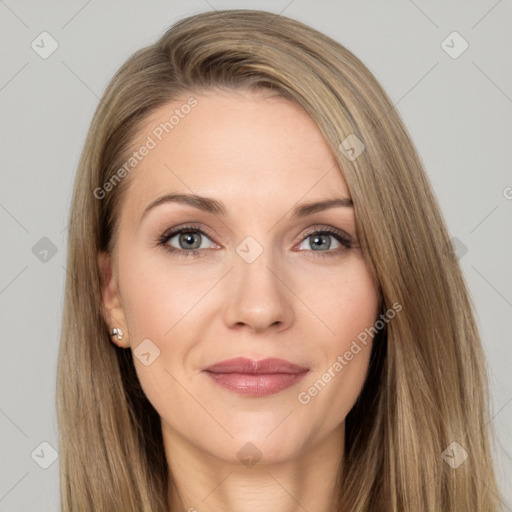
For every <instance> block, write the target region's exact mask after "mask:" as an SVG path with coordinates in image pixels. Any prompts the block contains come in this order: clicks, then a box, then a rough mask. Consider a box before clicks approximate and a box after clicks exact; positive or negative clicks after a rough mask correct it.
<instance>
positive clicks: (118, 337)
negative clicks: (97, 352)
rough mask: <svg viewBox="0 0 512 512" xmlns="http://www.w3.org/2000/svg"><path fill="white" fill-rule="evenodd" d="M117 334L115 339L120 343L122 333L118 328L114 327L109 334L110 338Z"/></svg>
mask: <svg viewBox="0 0 512 512" xmlns="http://www.w3.org/2000/svg"><path fill="white" fill-rule="evenodd" d="M116 334H117V339H118V340H119V341H121V340H122V339H123V331H122V330H121V329H119V328H118V327H114V328H113V329H112V331H111V332H110V336H115V335H116Z"/></svg>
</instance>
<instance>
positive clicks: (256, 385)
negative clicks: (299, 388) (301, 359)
mask: <svg viewBox="0 0 512 512" xmlns="http://www.w3.org/2000/svg"><path fill="white" fill-rule="evenodd" d="M308 372H309V368H305V367H302V366H299V365H296V364H293V363H290V362H289V361H285V360H284V359H263V360H260V361H256V360H254V359H247V358H243V357H238V358H235V359H229V360H226V361H221V362H219V363H216V364H214V365H212V366H209V367H207V368H205V369H204V370H203V373H205V374H206V375H207V376H208V377H209V378H210V379H212V380H213V381H214V383H215V384H217V385H219V386H221V387H223V388H225V389H228V390H229V391H233V392H235V393H237V394H240V395H245V396H254V397H262V396H267V395H273V394H275V393H278V392H280V391H283V390H284V389H286V388H289V387H291V386H293V385H295V384H297V383H298V382H299V381H300V380H301V379H303V378H304V376H305V375H306V374H307V373H308Z"/></svg>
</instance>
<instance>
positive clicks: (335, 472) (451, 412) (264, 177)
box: [58, 10, 500, 512]
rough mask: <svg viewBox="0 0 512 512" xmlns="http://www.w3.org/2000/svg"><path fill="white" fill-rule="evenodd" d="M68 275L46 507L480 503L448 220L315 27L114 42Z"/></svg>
mask: <svg viewBox="0 0 512 512" xmlns="http://www.w3.org/2000/svg"><path fill="white" fill-rule="evenodd" d="M320 253H323V254H320ZM68 272H69V276H70V277H68V281H67V286H66V301H65V311H64V318H63V329H62V340H61V349H60V359H59V378H58V407H59V423H60V431H61V441H60V460H61V494H62V506H63V510H65V511H68V510H123V511H135V510H137V511H153V512H154V511H171V510H172V511H175V510H198V511H208V510H240V511H241V510H266V511H271V510H274V509H277V508H279V510H286V511H288V510H289V511H293V510H315V511H345V512H346V511H351V512H352V511H356V510H358V511H367V512H373V511H384V510H385V511H395V512H398V511H415V512H427V511H429V512H430V511H439V510H442V511H443V512H452V511H456V510H464V511H467V510H471V511H475V512H479V511H481V512H483V511H486V512H487V511H495V510H498V509H499V508H498V507H499V503H500V501H499V498H498V494H499V493H498V489H497V484H496V481H495V476H494V470H493V463H492V460H491V454H490V439H491V430H490V424H489V416H488V391H487V381H486V375H485V371H484V368H485V366H484V354H483V351H482V347H481V344H480V340H479V337H478V333H477V329H476V327H475V322H474V318H473V315H472V313H471V306H470V302H469V299H468V294H467V291H466V286H465V283H464V280H463V277H462V275H461V272H460V269H459V266H458V263H457V260H456V257H455V255H454V253H453V250H452V248H451V245H450V242H449V239H448V235H447V231H446V228H445V224H444V221H443V219H442V216H441V214H440V212H439V208H438V206H437V204H436V201H435V199H434V197H433V194H432V192H431V188H430V185H429V183H428V180H427V178H426V175H425V173H424V171H423V169H422V164H421V162H420V159H419V157H418V155H417V153H416V151H415V148H414V146H413V144H412V142H411V140H410V138H409V136H408V134H407V132H406V130H405V128H404V126H403V124H402V121H401V119H400V117H399V115H398V113H397V112H396V111H395V110H394V108H393V105H392V103H391V101H390V100H389V98H388V97H387V96H386V94H385V92H384V91H383V90H382V88H381V87H380V85H379V84H378V83H377V81H376V79H375V78H374V77H373V75H372V74H371V73H370V72H369V70H368V69H366V67H365V66H364V65H363V64H362V63H361V62H360V61H359V60H358V59H357V58H356V57H355V56H354V55H352V54H351V53H350V52H349V51H348V50H346V49H345V48H344V47H342V46H341V45H340V44H338V43H337V42H335V41H333V40H332V39H330V38H328V37H326V36H325V35H323V34H320V33H318V32H317V31H315V30H313V29H311V28H309V27H307V26H305V25H303V24H301V23H299V22H297V21H294V20H291V19H289V18H286V17H283V16H277V15H274V14H271V13H267V12H263V11H246V10H227V11H216V12H212V13H205V14H200V15H196V16H192V17H189V18H187V19H184V20H182V21H180V22H178V23H177V24H175V25H174V26H173V27H171V29H169V30H168V31H167V32H166V33H165V34H164V35H163V36H162V37H161V38H160V40H159V41H157V42H156V43H155V44H154V45H152V46H150V47H148V48H145V49H142V50H140V51H138V52H137V53H136V54H135V55H133V56H132V57H131V58H130V59H129V60H128V61H127V62H126V63H125V64H124V65H123V66H122V67H121V69H120V70H119V71H118V72H117V74H116V75H115V77H114V78H113V80H112V82H111V83H110V85H109V86H108V88H107V90H106V92H105V94H104V96H103V98H102V100H101V102H100V105H99V106H98V109H97V112H96V114H95V116H94V118H93V121H92V125H91V128H90V131H89V134H88V137H87V141H86V144H85V147H84V150H83V154H82V157H81V161H80V164H79V169H78V174H77V178H76V183H75V190H74V198H73V204H72V210H71V223H70V228H69V253H68Z"/></svg>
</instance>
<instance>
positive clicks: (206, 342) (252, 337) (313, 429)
mask: <svg viewBox="0 0 512 512" xmlns="http://www.w3.org/2000/svg"><path fill="white" fill-rule="evenodd" d="M193 97H194V98H195V99H196V100H197V104H195V106H193V107H192V108H184V107H183V106H184V105H185V104H186V103H187V99H188V96H185V97H184V98H183V101H175V102H172V103H170V104H168V105H165V106H164V107H161V108H159V109H158V110H156V111H154V112H153V114H152V115H151V117H150V118H148V120H147V123H146V124H145V128H144V129H143V130H141V132H140V139H139V140H138V141H137V144H136V147H137V148H140V147H141V146H143V145H146V147H147V148H149V149H148V150H147V151H144V150H142V151H139V155H138V156H137V158H138V160H139V161H138V163H137V165H136V167H134V168H133V169H132V170H131V171H130V176H129V178H128V179H129V180H130V183H129V187H128V189H127V194H126V196H125V197H124V200H123V204H122V209H121V212H120V217H119V237H118V240H117V243H118V245H117V255H116V256H117V257H116V259H115V260H114V261H112V262H110V260H109V259H108V258H104V256H103V255H100V260H99V261H100V264H101V265H102V269H103V271H104V272H105V275H106V276H107V283H108V286H106V287H105V288H104V290H103V300H104V305H105V307H106V310H107V312H108V315H107V317H108V320H109V325H110V326H111V327H121V328H124V329H125V330H126V332H125V336H124V337H123V340H121V341H117V340H116V339H114V341H115V343H117V344H118V345H120V346H123V347H127V348H128V347H129V348H130V349H131V350H132V351H133V352H134V362H135V367H136V371H137V374H138V377H139V379H140V383H141V385H142V388H143V390H144V392H145V394H146V396H147V398H148V399H149V401H150V402H151V403H152V404H153V406H154V407H155V409H156V411H157V412H158V413H159V415H160V417H161V420H162V428H163V435H164V441H165V442H166V444H167V445H170V444H174V445H180V446H181V447H188V448H189V449H192V450H195V451H197V449H199V450H200V451H201V453H204V452H206V453H208V454H209V455H213V456H215V457H217V458H220V459H222V460H225V461H230V462H235V463H240V461H242V462H243V463H246V462H247V461H249V460H254V461H255V462H256V461H257V460H258V459H259V461H260V462H269V463H270V462H275V461H279V460H287V459H292V458H294V457H297V456H299V455H300V454H301V453H303V452H305V451H306V450H309V449H310V448H312V447H314V446H315V445H317V444H318V443H320V442H322V441H325V439H327V438H328V436H331V438H332V437H333V436H334V435H336V436H337V435H338V433H339V432H344V420H345V417H346V415H347V413H348V412H349V411H350V409H351V408H352V406H353V405H354V403H355V401H356V399H357V397H358V395H359V393H360V391H361V389H362V386H363V383H364V380H365V377H366V372H367V369H368V364H369V356H370V351H371V339H368V343H367V344H366V345H364V344H362V343H360V342H357V344H356V346H358V349H356V348H355V345H354V341H355V340H357V336H358V335H359V334H360V333H362V332H363V331H364V330H365V328H368V327H370V326H372V325H373V324H374V322H375V320H376V319H377V315H378V294H377V290H376V288H375V286H374V283H373V281H372V278H371V275H370V272H369V270H368V269H367V267H366V265H365V262H364V260H363V257H362V254H361V250H360V248H359V244H358V240H357V232H356V223H355V217H354V210H353V207H352V206H351V204H350V201H349V199H350V196H349V191H348V188H347V185H346V184H345V181H344V179H343V177H342V175H341V171H340V169H339V167H338V165H337V163H336V161H335V159H334V157H333V155H332V154H331V152H330V150H329V148H328V146H327V144H326V143H325V141H324V140H323V138H322V135H321V133H320V132H319V130H318V128H317V127H316V125H315V124H314V122H313V121H312V120H311V119H310V117H309V116H308V115H307V114H306V113H305V112H304V111H303V110H302V109H301V108H299V107H298V106H297V105H295V104H293V103H291V102H289V101H287V100H285V99H282V98H269V97H267V96H266V95H265V94H263V93H260V92H258V93H256V92H246V91H240V90H239V91H236V92H235V91H231V92H220V91H213V90H212V91H209V92H207V93H202V94H197V95H193ZM176 109H177V110H178V112H176V115H177V117H176V118H175V119H174V122H175V121H176V119H177V118H179V121H178V122H176V123H175V124H172V128H169V127H170V126H171V125H170V124H168V125H165V123H166V122H168V121H169V118H170V116H171V115H172V114H173V112H174V111H176ZM161 123H162V124H161ZM162 126H164V127H165V128H167V131H168V133H167V131H166V130H165V129H164V128H162ZM148 137H149V138H148ZM142 153H145V156H143V155H142ZM125 179H126V178H125ZM107 193H113V192H107ZM171 194H179V195H183V196H192V195H195V196H201V197H202V198H209V199H208V200H207V199H197V198H196V199H188V200H187V201H186V202H185V201H184V200H183V201H177V200H171V199H170V195H171ZM165 196H169V198H168V200H165V199H162V200H160V198H163V197H165ZM332 200H339V203H338V204H337V205H335V206H331V207H329V208H323V207H311V206H310V207H308V208H305V205H306V204H307V205H311V204H313V203H322V202H324V201H332ZM194 205H195V206H194ZM180 230H183V232H182V233H180ZM326 231H328V232H326ZM111 272H112V274H111ZM110 274H111V275H110ZM233 358H246V359H247V361H245V362H246V363H247V366H244V365H243V364H240V363H234V364H228V365H227V366H224V367H218V368H217V369H216V371H205V369H206V368H209V367H212V365H214V364H216V363H219V362H222V361H226V360H231V359H233ZM269 358H277V359H281V360H284V362H288V363H290V364H291V365H296V366H297V367H300V368H297V367H295V366H287V365H286V364H285V363H283V361H281V363H283V364H279V365H276V366H272V364H270V365H268V366H265V365H261V366H259V365H258V364H256V363H255V361H257V362H259V361H261V360H264V359H269ZM211 370H215V369H212V368H211ZM254 371H256V372H260V373H259V374H254V373H251V372H254Z"/></svg>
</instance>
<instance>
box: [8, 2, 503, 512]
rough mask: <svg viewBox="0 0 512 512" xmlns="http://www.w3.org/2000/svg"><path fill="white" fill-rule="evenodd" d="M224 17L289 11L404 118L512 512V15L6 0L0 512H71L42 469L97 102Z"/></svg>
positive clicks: (451, 6)
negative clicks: (439, 217)
mask: <svg viewBox="0 0 512 512" xmlns="http://www.w3.org/2000/svg"><path fill="white" fill-rule="evenodd" d="M221 8H253V9H264V10H269V11H272V12H276V13H279V12H281V13H282V14H284V15H287V16H290V17H292V18H296V19H298V20H300V21H303V22H305V23H307V24H310V25H311V26H313V27H315V28H317V29H318V30H320V31H322V32H324V33H326V34H328V35H330V36H331V37H333V38H334V39H336V40H338V41H339V42H340V43H342V44H343V45H345V46H346V47H347V48H348V49H349V50H351V51H352V52H353V53H355V55H356V56H358V57H359V58H360V59H361V60H362V61H363V62H364V63H365V64H366V65H367V66H368V67H369V69H370V70H371V71H372V72H373V73H374V74H375V76H376V77H377V79H378V80H379V81H380V83H381V84H382V85H383V86H384V88H385V90H386V91H387V93H388V94H389V96H390V97H391V99H392V100H393V103H394V104H395V106H396V108H397V109H398V111H399V112H400V114H401V116H402V118H403V119H404V121H405V124H406V126H407V129H408V130H409V132H410V134H411V136H412V138H413V140H414V143H415V144H416V147H417V148H418V151H419V153H420V155H421V157H422V160H423V162H424V164H425V167H426V170H427V172H428V174H429V176H430V179H431V181H432V184H433V187H434V190H435V192H436V194H437V197H438V199H439V201H440V204H441V208H442V210H443V213H444V215H445V218H446V221H447V224H448V227H449V230H450V233H451V236H453V237H455V238H456V240H454V244H455V246H456V247H457V250H458V251H459V252H458V254H459V257H460V263H461V266H462V268H463V271H464V275H465V277H466V279H467V282H468V285H469V288H470V291H471V294H472V298H473V301H474V304H475V308H476V312H477V315H478V322H479V326H480V329H481V332H482V336H483V343H484V347H485V350H486V353H487V355H488V363H489V372H490V376H491V389H492V409H493V420H492V422H493V424H494V426H495V428H496V430H497V434H498V443H497V449H496V451H497V453H496V459H497V462H498V465H499V478H500V483H501V486H502V489H503V492H504V496H505V500H506V502H507V508H505V510H511V511H512V484H511V480H512V457H511V453H512V371H511V370H510V363H511V361H512V357H511V356H512V339H511V334H510V319H511V318H512V315H511V313H512V271H511V267H510V254H511V252H512V237H511V232H512V231H511V227H512V223H511V220H512V172H511V162H512V150H511V146H512V115H511V114H512V59H511V58H510V55H511V53H512V52H511V50H512V30H511V21H512V4H511V2H510V0H508V1H507V0H501V1H495V0H489V1H487V0H485V1H484V0H482V1H466V0H465V1H451V2H445V1H442V0H437V1H421V2H420V0H416V1H415V2H413V1H411V0H409V1H408V0H402V1H400V0H392V1H387V2H379V1H378V0H373V1H360V2H355V1H352V2H348V1H345V0H344V1H338V2H335V1H333V0H331V1H327V0H324V1H314V2H313V1H301V0H294V1H290V0H285V1H275V2H271V1H259V2H257V1H247V2H241V1H228V2H220V1H214V0H209V1H208V2H206V1H204V0H200V1H199V0H198V1H190V2H187V3H186V4H185V2H182V3H178V2H176V1H174V2H171V1H156V0H154V1H151V2H147V3H143V2H136V1H125V2H121V1H115V2H114V1H112V2H105V1H103V2H100V1H99V0H89V1H88V2H87V1H84V0H77V1H75V0H73V1H67V2H64V1H54V2H35V1H32V2H30V1H25V2H16V1H15V0H7V1H0V34H1V36H0V37H1V38H2V43H1V55H2V65H1V76H0V108H1V116H2V117H1V119H2V123H1V128H0V130H1V131H0V141H1V145H2V151H1V157H0V158H1V163H0V168H1V187H0V225H1V236H2V241H1V270H0V311H1V315H2V321H1V323H0V329H1V343H2V357H1V358H0V365H1V373H0V379H1V380H0V429H1V436H0V446H1V454H0V459H1V461H2V462H1V480H0V511H10V512H12V511H24V512H26V511H28V510H37V511H47V510H48V511H49V510H57V509H58V506H59V497H58V461H57V460H56V461H55V462H54V463H53V464H51V465H49V467H48V468H47V469H43V468H42V467H40V466H41V465H43V466H45V465H48V464H50V463H51V462H52V455H56V453H53V452H52V449H51V448H50V447H48V446H47V445H42V446H41V445H40V443H42V442H47V443H49V444H50V445H51V446H53V447H54V448H55V449H57V450H58V444H57V439H58V437H57V429H56V416H55V406H54V396H55V373H56V360H57V350H58V342H59V333H60V320H61V314H62V307H63V290H64V279H65V276H66V270H65V264H66V234H67V232H66V225H67V215H68V209H69V203H70V197H71V190H72V184H73V179H74V174H75V170H76V166H77V162H78V158H79V154H80V151H81V149H82V144H83V142H84V138H85V134H86V130H87V128H88V125H89V122H90V120H91V116H92V114H93V111H94V109H95V107H96V105H97V103H98V100H99V97H101V94H102V93H103V90H104V88H105V87H106V85H107V83H108V81H109V80H110V78H111V77H112V75H113V74H114V72H115V71H116V70H117V68H118V67H119V66H120V65H121V64H122V62H123V61H124V60H125V59H126V58H127V57H128V56H129V55H131V54H132V53H133V52H134V51H135V50H137V49H139V48H140V47H142V46H145V45H147V44H149V43H152V42H153V41H154V40H155V39H156V38H157V37H159V36H160V35H161V34H162V33H163V32H164V31H165V29H166V28H167V27H168V26H169V25H170V24H171V23H173V22H174V21H176V20H178V19H180V18H182V17H184V16H186V15H189V14H195V13H198V12H202V11H206V10H211V9H221ZM43 31H46V32H48V33H49V34H50V35H51V37H53V38H54V39H55V40H56V41H57V43H58V48H57V50H56V51H55V52H54V53H53V54H51V55H50V56H49V57H48V58H46V59H43V58H42V57H41V56H40V54H39V53H37V52H36V51H35V50H34V49H33V48H32V47H31V44H32V42H33V41H35V43H34V44H39V46H40V47H42V46H43V44H44V48H45V49H46V50H48V49H49V48H50V42H49V39H45V40H44V41H45V42H44V43H41V38H42V37H43V36H41V37H39V35H40V34H41V32H43ZM453 31H457V32H458V33H459V34H460V35H461V36H462V38H464V40H465V41H467V43H468V44H469V47H468V48H467V50H466V51H465V52H464V53H462V54H461V55H460V56H458V57H457V58H453V56H450V55H449V54H448V53H447V52H446V51H445V49H444V48H446V44H448V45H450V46H452V47H453V48H452V49H451V50H450V51H451V52H452V53H453V52H457V51H458V50H460V49H461V48H462V46H461V45H462V41H461V40H460V39H459V40H457V37H458V36H456V37H455V39H454V38H453V36H452V37H451V38H449V39H448V41H447V43H445V45H444V46H443V45H442V42H443V41H444V40H445V39H446V38H447V37H448V36H449V35H450V34H451V33H452V32H453ZM44 37H47V36H44ZM452 40H453V43H452V42H451V41H452ZM39 51H40V52H41V51H43V49H42V48H41V49H39ZM44 237H46V238H47V239H49V241H50V242H51V243H50V242H49V241H48V240H46V239H44V240H42V241H41V239H43V238H44ZM53 246H54V247H53ZM52 249H53V252H55V251H56V253H55V254H53V252H52ZM44 250H48V251H49V252H47V253H45V252H44ZM31 454H32V455H31Z"/></svg>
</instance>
